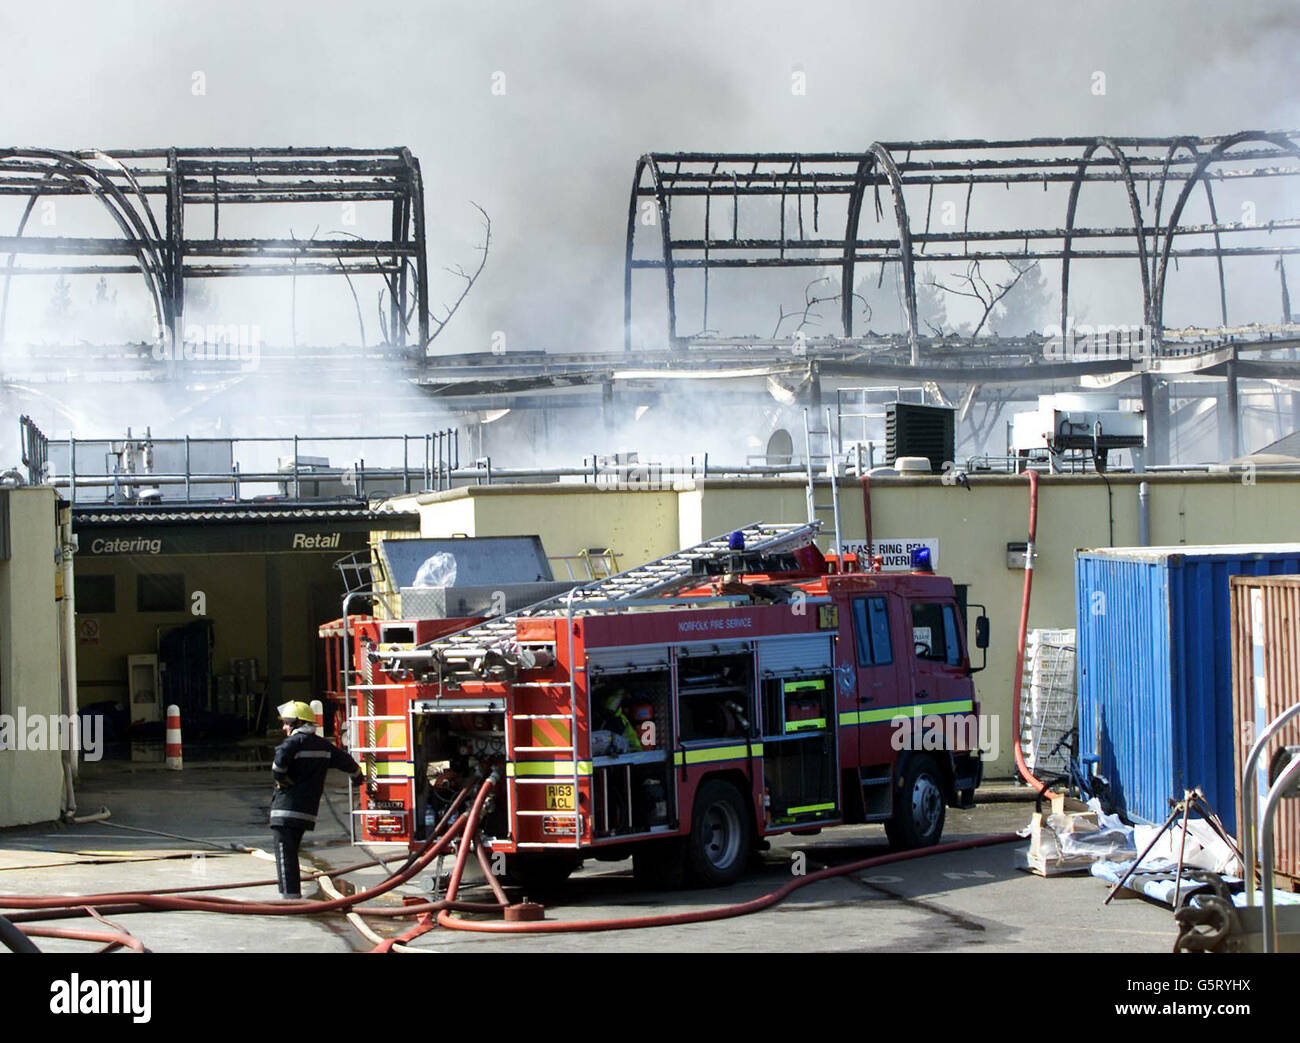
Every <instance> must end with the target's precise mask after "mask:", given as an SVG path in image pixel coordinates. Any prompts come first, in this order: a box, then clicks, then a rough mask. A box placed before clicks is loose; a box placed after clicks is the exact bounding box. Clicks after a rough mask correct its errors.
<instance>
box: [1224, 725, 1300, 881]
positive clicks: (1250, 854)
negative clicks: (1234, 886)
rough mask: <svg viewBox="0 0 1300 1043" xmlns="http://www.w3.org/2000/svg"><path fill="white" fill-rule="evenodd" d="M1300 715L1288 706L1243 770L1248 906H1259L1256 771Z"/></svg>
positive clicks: (1243, 845)
mask: <svg viewBox="0 0 1300 1043" xmlns="http://www.w3.org/2000/svg"><path fill="white" fill-rule="evenodd" d="M1298 713H1300V703H1296V704H1295V705H1294V706H1288V707H1287V708H1286V709H1285V710H1283V711H1282V712H1281V713H1280V714H1278V716H1277V717H1276V718H1274V719H1273V721H1272V722H1271V723H1269V725H1268V726H1267V727H1266V728H1265V729H1264V730H1263V731H1262V732H1260V734H1259V738H1258V739H1256V740H1255V745H1254V746H1252V747H1251V748H1250V752H1249V753H1248V754H1247V755H1246V763H1245V766H1244V767H1243V768H1242V769H1241V821H1240V822H1239V823H1238V828H1239V829H1240V831H1241V854H1242V861H1243V862H1244V864H1245V870H1246V872H1245V878H1246V905H1248V906H1251V905H1254V904H1255V895H1254V890H1255V789H1256V786H1257V785H1258V783H1257V782H1256V781H1255V779H1254V775H1255V769H1256V767H1257V766H1258V764H1259V757H1260V754H1262V753H1263V752H1264V747H1265V746H1267V745H1268V743H1269V740H1271V739H1272V738H1273V736H1275V735H1276V734H1277V733H1278V732H1280V731H1281V730H1282V728H1283V726H1284V725H1285V724H1286V723H1287V721H1289V720H1291V718H1292V717H1294V716H1295V715H1296V714H1298Z"/></svg>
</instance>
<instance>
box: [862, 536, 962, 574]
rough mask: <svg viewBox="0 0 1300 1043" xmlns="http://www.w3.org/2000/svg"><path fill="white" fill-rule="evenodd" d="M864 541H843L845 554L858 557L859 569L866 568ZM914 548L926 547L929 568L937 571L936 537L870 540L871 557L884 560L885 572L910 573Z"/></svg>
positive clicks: (937, 550)
mask: <svg viewBox="0 0 1300 1043" xmlns="http://www.w3.org/2000/svg"><path fill="white" fill-rule="evenodd" d="M866 546H867V541H866V540H845V541H844V551H845V553H846V554H856V555H857V556H858V562H859V568H863V569H865V568H867V567H868V562H867V560H866V558H867V555H866V549H865V548H866ZM916 547H928V548H929V550H930V567H931V568H932V569H934V570H935V571H936V572H938V571H939V540H938V538H937V537H935V538H931V537H912V538H907V539H896V540H892V539H886V540H872V541H871V553H872V556H879V557H880V558H882V559H884V570H885V571H886V572H910V571H911V570H912V550H913V549H914V548H916Z"/></svg>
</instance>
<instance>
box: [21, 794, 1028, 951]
mask: <svg viewBox="0 0 1300 1043" xmlns="http://www.w3.org/2000/svg"><path fill="white" fill-rule="evenodd" d="M495 783H496V777H495V775H494V776H492V777H490V778H489V779H488V780H487V781H485V782H484V783H483V785H482V787H481V788H480V789H479V792H478V794H477V796H476V798H475V800H474V803H473V805H472V807H471V808H470V811H469V812H468V813H467V814H465V815H463V816H461V817H460V818H458V819H456V821H455V822H452V823H451V824H450V826H449V827H447V826H446V824H447V822H448V820H449V819H450V817H451V815H452V814H453V813H454V812H455V810H456V808H457V807H458V806H459V805H460V803H461V802H462V801H463V800H464V799H465V797H466V796H467V795H468V792H469V791H468V789H466V790H462V791H461V793H460V795H459V796H458V797H457V798H456V800H455V801H453V803H452V805H451V807H449V808H448V810H447V812H446V814H445V815H444V816H443V819H442V821H441V822H440V823H439V824H438V826H435V827H434V830H433V834H432V836H431V837H430V839H429V840H428V841H426V843H425V844H424V846H423V847H422V848H421V849H420V851H419V852H418V853H417V854H415V855H414V856H413V857H412V858H409V859H408V860H407V863H406V864H405V865H404V866H403V867H402V868H401V869H400V870H398V871H397V872H396V873H394V874H392V875H391V876H389V877H388V878H387V879H385V880H384V881H382V882H381V883H380V884H377V885H376V886H374V887H372V888H369V889H367V890H364V891H359V892H357V893H355V894H352V895H341V894H338V893H337V892H335V894H336V895H337V897H334V898H331V899H328V900H325V901H301V902H281V903H264V902H243V901H237V900H232V899H224V898H216V897H195V898H181V897H177V896H176V895H175V894H164V893H161V892H155V893H144V892H123V893H117V894H102V895H87V896H78V897H74V898H69V897H68V896H49V897H24V898H0V906H3V907H5V908H16V909H26V910H31V911H32V913H31V914H23V913H19V914H17V917H11V919H15V920H16V919H18V918H19V917H21V918H23V919H27V918H28V917H29V916H30V918H31V919H54V918H59V917H64V916H75V915H79V914H83V913H84V914H86V915H98V914H97V912H96V910H98V911H99V912H113V913H123V912H150V911H196V912H223V913H234V914H245V915H270V916H285V915H298V914H302V913H326V912H339V911H342V912H346V913H349V914H351V915H350V916H349V919H352V917H353V916H355V917H357V918H359V917H360V916H361V915H365V916H381V917H407V916H417V917H421V920H420V922H418V923H417V924H415V925H414V926H413V927H411V928H410V929H408V930H407V931H404V932H403V933H402V934H400V935H398V936H396V937H394V938H390V939H381V940H379V941H378V943H377V945H376V947H375V949H373V950H371V951H372V952H387V951H394V950H397V951H419V950H415V949H409V948H408V947H407V946H405V945H402V944H401V943H403V942H406V941H409V940H411V939H413V938H415V937H418V936H419V935H421V934H424V933H425V932H426V931H429V930H432V929H433V927H434V925H435V923H436V925H437V926H441V927H445V928H448V929H451V930H458V931H476V932H482V933H492V934H555V933H564V932H580V931H581V932H589V931H617V930H632V929H639V928H647V927H667V926H674V925H680V924H692V923H706V922H709V921H713V920H724V919H730V918H733V917H738V916H746V915H749V914H751V913H757V912H761V911H762V910H764V909H769V908H771V907H772V906H774V905H777V904H778V903H780V902H782V901H784V900H785V899H786V898H788V897H789V896H790V895H791V894H793V893H794V892H795V891H797V890H799V889H800V888H802V887H806V886H808V885H809V884H814V883H818V882H820V881H822V880H828V879H832V878H834V877H838V876H846V875H848V874H850V873H857V872H862V871H864V870H867V869H872V868H875V867H877V866H884V865H890V864H893V863H896V862H903V861H908V860H911V859H915V858H923V857H926V856H929V855H938V854H946V853H949V852H954V851H963V850H968V849H971V848H978V847H988V846H991V845H995V844H1005V843H1010V842H1012V841H1014V840H1017V839H1018V838H1017V837H1016V835H1015V834H1012V833H1008V834H998V835H995V836H990V837H978V838H975V839H971V840H961V841H956V842H953V843H949V844H939V845H936V846H934V847H928V848H918V849H915V850H912V851H900V852H893V853H890V854H887V855H879V856H876V857H873V858H867V859H862V860H860V861H857V862H850V863H847V864H846V865H842V866H835V867H832V868H828V869H823V870H819V871H818V872H815V873H810V874H808V875H807V876H803V877H796V878H794V879H792V880H790V881H789V882H788V883H785V884H783V885H782V886H781V887H779V888H777V889H776V890H775V891H772V892H770V893H768V894H766V895H762V896H760V897H758V898H755V899H751V900H749V901H746V902H739V903H733V904H731V905H724V906H718V907H715V908H711V909H702V910H695V911H692V912H683V913H669V914H663V915H659V916H640V917H627V918H616V919H607V920H575V921H528V922H508V921H484V920H468V919H463V918H457V917H453V916H452V915H451V913H452V912H474V913H491V912H497V913H499V912H502V911H503V910H504V908H505V906H506V904H507V900H506V895H505V892H504V891H503V890H502V889H501V887H500V884H499V883H497V881H496V880H495V877H494V876H493V874H492V873H491V872H490V866H488V865H487V864H486V863H487V857H486V852H485V851H483V849H482V848H481V845H480V844H479V843H478V839H479V837H478V824H479V820H480V818H481V816H482V811H483V805H484V803H485V802H486V800H487V798H488V796H489V794H490V793H491V791H492V788H493V787H494V785H495ZM444 827H446V828H445V829H444ZM457 837H459V838H461V842H460V843H459V845H458V847H457V851H456V862H455V865H454V867H453V869H452V873H451V877H450V879H449V882H448V885H447V891H446V897H444V898H442V899H440V900H437V901H431V902H423V903H415V904H408V905H402V906H393V907H372V906H367V905H363V904H362V903H364V902H367V901H370V900H371V899H373V898H377V897H379V896H380V895H382V894H385V893H387V892H389V891H391V890H393V888H395V887H398V886H400V885H401V884H403V883H406V882H407V881H408V880H410V879H411V878H412V877H414V876H415V875H417V874H418V873H419V872H420V871H421V870H422V869H424V868H425V867H427V866H428V865H429V863H431V862H432V861H433V860H434V859H435V858H436V857H438V855H440V854H442V853H444V852H445V851H446V850H447V848H448V847H449V846H450V845H451V843H452V841H453V840H455V839H456V838H457ZM471 848H475V849H477V850H478V857H479V861H480V865H481V866H482V867H483V869H484V871H485V875H486V877H487V880H488V882H489V885H490V886H492V889H493V892H494V896H495V897H496V899H497V901H496V902H492V903H489V902H482V903H474V902H462V901H457V899H456V896H457V894H458V892H459V889H460V884H461V880H462V877H463V875H464V871H465V867H466V865H467V864H468V859H469V853H470V849H471ZM353 868H362V867H361V866H359V867H353ZM325 879H326V880H328V878H325ZM220 886H222V887H244V886H251V885H247V884H237V885H220ZM215 889H216V888H209V889H208V890H215ZM177 890H184V891H187V892H188V891H189V890H191V889H177ZM330 890H331V891H332V890H333V888H332V886H331V888H330ZM353 922H354V925H356V921H355V920H354V921H353ZM19 929H20V930H24V931H25V933H32V934H37V933H40V932H51V931H54V930H55V929H54V928H35V927H33V928H19ZM92 933H95V932H79V933H77V934H76V936H77V937H81V938H84V939H86V940H97V941H105V942H108V943H109V944H113V945H130V947H132V948H136V944H138V941H137V940H136V939H131V940H130V941H129V942H128V941H126V940H125V939H126V938H129V936H125V935H113V936H109V935H104V936H103V937H98V936H96V937H94V938H91V937H90V935H91V934H92ZM363 933H366V934H367V937H369V938H370V939H371V940H375V939H377V938H378V936H377V935H375V934H374V933H373V932H371V931H368V930H367V931H364V932H363ZM42 936H48V937H64V936H68V935H67V934H59V935H54V934H48V933H45V934H42ZM132 942H135V943H136V944H131V943H132ZM137 951H138V950H137Z"/></svg>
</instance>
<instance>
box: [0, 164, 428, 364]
mask: <svg viewBox="0 0 1300 1043" xmlns="http://www.w3.org/2000/svg"><path fill="white" fill-rule="evenodd" d="M0 196H18V197H20V198H21V197H25V198H26V200H27V202H26V205H25V207H24V208H23V211H22V216H21V218H20V219H19V221H18V225H17V228H16V229H15V230H14V233H13V234H11V235H0V255H6V254H7V255H8V261H7V263H5V264H3V266H2V267H0V272H3V274H4V284H3V289H2V290H0V337H2V336H3V331H4V319H5V310H6V307H7V304H8V299H9V284H10V280H11V279H12V277H13V276H15V275H123V274H132V273H138V274H139V275H140V276H141V278H143V280H144V283H145V287H146V289H147V291H148V294H149V299H150V302H151V304H152V308H153V312H154V319H155V323H156V325H157V328H158V329H159V330H168V331H171V333H172V336H174V337H175V339H176V342H177V343H179V342H180V340H181V322H182V318H183V315H184V311H185V280H186V279H193V278H200V279H213V278H235V277H243V276H277V275H278V276H286V275H291V276H294V277H297V276H307V275H347V276H352V275H379V276H381V277H382V278H383V279H384V280H385V282H386V283H387V286H388V291H389V292H388V305H389V324H388V330H389V339H390V341H392V342H393V344H394V345H395V346H398V347H405V346H406V345H407V343H408V334H409V333H410V332H411V331H410V330H408V328H407V327H408V324H409V323H410V319H411V317H412V315H414V318H415V325H416V327H417V329H416V330H415V331H414V332H415V336H416V338H418V339H417V340H416V345H417V346H418V354H419V355H421V356H422V355H423V354H424V352H423V348H424V346H425V345H427V344H428V342H429V313H428V304H427V297H428V269H427V260H426V255H425V222H424V188H423V183H422V180H421V176H420V163H419V160H417V159H416V158H415V157H414V156H412V155H411V152H410V150H409V149H405V148H390V149H357V148H157V149H113V150H107V151H101V150H98V149H91V150H80V151H59V150H56V149H47V148H0ZM67 196H84V197H93V198H94V199H96V200H97V201H98V202H99V203H100V204H101V205H102V206H103V207H104V209H105V210H106V211H107V213H108V215H109V216H110V217H111V219H112V221H113V223H114V224H115V225H116V226H117V228H118V230H119V231H120V233H121V235H120V236H118V237H87V236H82V237H74V236H46V235H28V234H25V233H26V232H27V230H28V226H29V224H30V222H31V217H32V214H33V211H34V210H35V208H36V205H37V203H38V201H40V200H41V199H44V198H47V197H67ZM322 202H343V203H347V202H352V203H367V202H368V203H379V204H388V205H389V206H390V207H391V212H392V222H391V228H392V231H391V235H390V236H389V237H388V238H383V239H373V240H372V239H363V238H359V237H356V236H349V235H346V234H335V235H332V236H330V237H328V238H316V237H315V236H314V235H313V237H312V238H310V239H299V238H288V239H283V238H279V239H273V238H238V237H234V236H230V235H222V234H221V221H222V218H223V213H222V211H223V208H229V207H234V206H240V205H245V204H297V203H322ZM199 207H206V208H210V217H211V227H212V235H211V238H202V239H200V238H195V237H192V236H190V235H187V233H186V219H187V218H193V217H194V216H195V210H196V208H199ZM158 210H161V211H162V217H161V221H160V218H159V215H158V213H157V211H158ZM204 223H205V225H206V223H207V222H206V221H205V222H204ZM19 257H51V258H55V259H56V260H54V261H53V262H50V263H45V264H42V265H20V264H18V263H16V262H17V259H18V258H19ZM100 258H102V259H104V261H105V262H107V263H101V262H100V261H99V260H98V259H100Z"/></svg>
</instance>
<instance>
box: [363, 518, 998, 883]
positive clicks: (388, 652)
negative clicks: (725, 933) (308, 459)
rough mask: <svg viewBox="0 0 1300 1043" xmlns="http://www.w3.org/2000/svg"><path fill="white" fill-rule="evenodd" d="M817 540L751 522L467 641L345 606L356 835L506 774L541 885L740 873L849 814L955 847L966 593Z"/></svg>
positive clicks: (524, 863)
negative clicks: (577, 873)
mask: <svg viewBox="0 0 1300 1043" xmlns="http://www.w3.org/2000/svg"><path fill="white" fill-rule="evenodd" d="M817 531H818V524H817V523H815V522H814V523H810V524H806V525H805V524H764V523H755V524H753V525H749V526H746V527H745V528H743V529H740V530H737V531H736V532H733V533H729V534H726V535H724V536H721V537H718V538H716V539H714V540H709V541H706V542H705V543H703V544H700V545H699V546H696V547H692V548H689V549H687V550H684V551H681V552H679V553H677V554H673V555H669V556H668V557H665V558H662V559H659V560H657V561H653V562H650V563H648V564H646V565H643V566H640V567H638V568H635V569H632V570H630V571H627V572H623V573H620V574H618V575H615V576H613V577H609V578H605V579H601V580H598V581H596V582H593V583H590V584H588V585H586V586H582V587H577V588H575V589H574V590H572V591H570V592H569V593H568V594H565V595H562V596H560V597H557V598H552V599H550V600H548V601H545V602H542V603H540V604H538V605H535V606H533V607H531V608H528V609H525V610H523V611H519V612H515V613H511V614H509V615H506V616H501V617H496V618H493V619H489V620H486V621H482V622H479V623H477V624H475V625H471V626H468V627H466V628H465V629H462V630H460V631H459V632H456V633H452V634H446V633H443V632H442V631H443V630H444V629H445V621H441V620H418V619H416V620H411V619H397V620H381V619H370V618H364V619H357V618H353V619H352V620H348V619H347V618H346V617H345V619H344V626H345V629H346V630H347V633H348V635H349V639H350V644H351V647H352V652H353V657H354V670H353V671H352V673H351V676H350V677H349V679H348V684H347V689H348V725H349V735H350V745H351V747H352V752H353V754H354V755H355V756H357V757H358V759H359V760H360V761H361V762H362V763H363V765H364V766H365V769H366V774H367V781H366V783H365V784H364V785H363V786H361V787H359V793H358V802H357V806H356V810H355V811H354V812H353V814H354V823H355V826H354V837H355V839H357V841H358V842H360V843H366V844H374V843H397V844H402V845H413V844H416V843H418V842H420V841H421V840H422V839H423V838H424V836H425V835H426V831H427V830H428V829H429V828H430V825H431V824H432V823H433V822H435V821H436V820H437V819H438V818H440V817H441V814H442V811H443V810H444V809H445V807H446V805H447V803H448V802H449V801H450V800H451V799H452V797H453V796H454V795H455V794H456V793H457V792H458V791H459V790H460V788H461V786H462V785H463V784H464V783H465V782H466V781H467V780H470V779H472V778H473V777H475V776H476V775H477V776H482V777H486V775H487V774H488V773H489V772H491V771H493V770H495V771H497V772H499V776H500V777H501V778H502V779H504V786H502V787H500V788H499V792H500V794H501V795H500V797H499V798H497V799H496V800H495V803H494V805H493V806H492V807H491V808H490V810H489V811H488V813H487V814H486V815H485V816H484V819H483V842H484V843H485V844H486V845H487V846H488V847H490V849H491V850H492V851H493V852H501V853H502V854H504V855H505V865H506V867H507V871H508V873H509V875H511V876H512V877H514V878H515V879H517V880H519V881H520V882H524V883H532V884H542V883H552V882H556V881H558V880H561V879H563V878H564V877H565V876H567V875H568V874H569V873H570V872H571V871H572V870H573V869H574V868H575V867H577V866H578V865H580V864H581V862H582V860H583V859H584V858H596V859H601V860H605V859H609V860H619V859H624V858H627V857H628V856H629V855H631V856H632V858H633V860H634V866H635V871H636V873H637V875H638V876H639V877H641V878H643V879H646V880H656V881H659V882H662V883H672V882H676V881H677V880H679V879H680V878H681V877H682V876H683V875H684V874H689V876H690V877H691V878H693V879H694V880H695V881H697V882H701V883H705V884H714V885H719V884H726V883H729V882H732V881H734V880H735V879H737V877H738V876H739V875H740V874H741V873H742V872H743V870H744V867H745V864H746V861H747V859H748V858H749V856H750V855H751V853H752V852H753V851H754V850H755V849H756V848H758V847H759V846H761V845H763V843H764V842H763V838H764V837H770V836H773V835H775V834H778V833H785V832H793V833H811V832H816V831H818V830H820V829H821V828H822V827H825V826H830V825H835V824H839V823H852V822H883V823H884V825H885V829H886V831H887V833H888V835H889V837H890V840H891V841H892V842H893V843H894V844H895V845H896V846H903V847H916V846H927V845H930V844H934V843H936V842H938V840H939V837H940V835H941V833H942V831H943V824H944V814H945V807H949V806H951V807H969V806H971V805H972V804H973V801H974V793H975V789H976V787H977V786H978V785H979V783H980V780H981V773H982V769H981V761H980V754H979V735H978V725H977V722H978V714H979V707H978V704H977V702H976V696H975V690H974V685H973V683H972V679H971V675H972V674H973V673H974V672H975V670H976V669H982V667H980V668H973V667H972V665H971V660H970V655H969V652H968V649H967V645H966V638H965V634H964V629H965V628H964V625H963V624H964V620H963V608H964V606H961V605H959V602H958V598H957V596H956V591H955V588H954V586H953V583H952V581H951V580H949V579H947V578H944V577H941V576H937V575H934V574H933V573H932V572H930V571H928V569H926V568H925V567H924V565H925V562H920V563H918V564H920V565H921V566H922V567H921V568H919V569H918V570H917V571H915V572H911V573H886V572H882V571H872V570H867V571H856V570H855V563H854V562H853V561H852V559H848V557H847V556H845V557H846V561H845V562H841V561H839V560H836V558H835V557H823V555H822V554H821V553H820V552H819V551H818V550H817V548H816V544H815V542H814V541H815V538H816V536H817ZM976 634H977V642H976V643H977V646H978V647H981V648H987V644H988V641H987V635H988V620H987V617H986V616H985V615H984V614H983V612H982V611H981V614H980V617H979V619H978V620H977V625H976ZM986 654H987V653H986ZM922 722H924V723H925V724H926V727H924V728H922V727H921V724H922ZM936 722H938V723H939V724H941V725H943V727H934V725H935V723H936ZM953 725H957V726H953ZM922 739H924V741H921V740H922Z"/></svg>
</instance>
